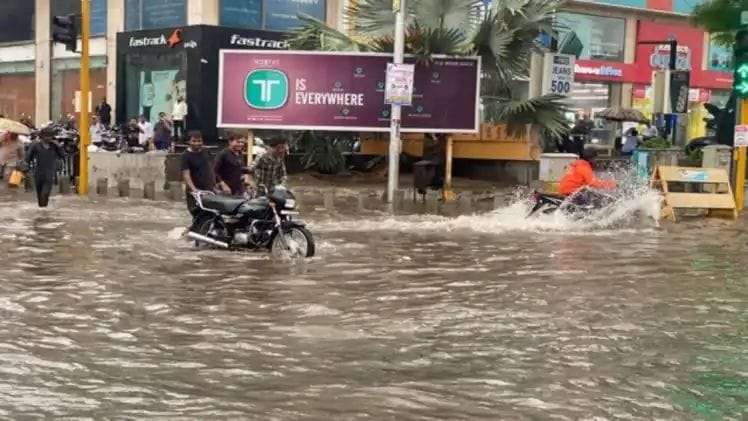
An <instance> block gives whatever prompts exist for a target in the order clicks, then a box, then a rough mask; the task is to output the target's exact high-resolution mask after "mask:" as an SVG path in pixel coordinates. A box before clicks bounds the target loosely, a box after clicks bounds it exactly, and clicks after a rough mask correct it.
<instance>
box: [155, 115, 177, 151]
mask: <svg viewBox="0 0 748 421" xmlns="http://www.w3.org/2000/svg"><path fill="white" fill-rule="evenodd" d="M171 129H172V126H171V123H170V122H169V120H167V119H166V114H164V113H159V114H158V122H157V123H156V125H155V126H154V127H153V144H154V145H155V146H156V150H159V151H166V150H169V149H170V148H171Z"/></svg>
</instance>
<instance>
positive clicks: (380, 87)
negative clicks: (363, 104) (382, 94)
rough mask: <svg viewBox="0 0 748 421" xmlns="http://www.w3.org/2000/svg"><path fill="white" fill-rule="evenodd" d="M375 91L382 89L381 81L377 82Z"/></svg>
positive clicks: (382, 83)
mask: <svg viewBox="0 0 748 421" xmlns="http://www.w3.org/2000/svg"><path fill="white" fill-rule="evenodd" d="M377 89H384V82H382V81H381V80H380V81H379V82H377Z"/></svg>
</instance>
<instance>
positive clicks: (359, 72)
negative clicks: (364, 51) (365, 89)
mask: <svg viewBox="0 0 748 421" xmlns="http://www.w3.org/2000/svg"><path fill="white" fill-rule="evenodd" d="M355 72H356V74H357V75H359V76H361V75H362V74H364V68H363V67H356V70H355Z"/></svg>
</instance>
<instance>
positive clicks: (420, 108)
mask: <svg viewBox="0 0 748 421" xmlns="http://www.w3.org/2000/svg"><path fill="white" fill-rule="evenodd" d="M416 112H417V113H419V114H420V113H422V112H423V105H419V106H417V107H416Z"/></svg>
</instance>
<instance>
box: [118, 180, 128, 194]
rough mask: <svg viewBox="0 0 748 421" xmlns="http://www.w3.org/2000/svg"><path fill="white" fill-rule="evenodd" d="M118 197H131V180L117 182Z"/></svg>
mask: <svg viewBox="0 0 748 421" xmlns="http://www.w3.org/2000/svg"><path fill="white" fill-rule="evenodd" d="M117 195H118V196H119V197H130V180H119V181H118V182H117Z"/></svg>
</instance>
